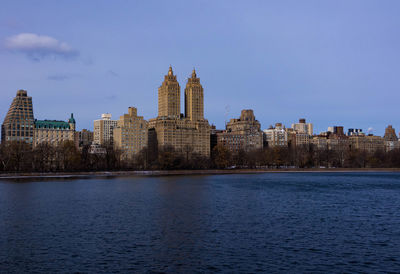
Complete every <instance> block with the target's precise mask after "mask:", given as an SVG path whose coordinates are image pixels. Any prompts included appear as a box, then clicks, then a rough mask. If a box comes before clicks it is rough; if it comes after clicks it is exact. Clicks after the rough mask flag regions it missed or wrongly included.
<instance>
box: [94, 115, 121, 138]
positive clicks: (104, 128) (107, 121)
mask: <svg viewBox="0 0 400 274" xmlns="http://www.w3.org/2000/svg"><path fill="white" fill-rule="evenodd" d="M117 124H118V121H116V120H111V114H109V113H106V114H102V115H101V119H99V120H95V121H94V130H93V142H94V143H95V144H98V145H109V144H112V143H113V141H114V138H113V131H114V127H116V126H117Z"/></svg>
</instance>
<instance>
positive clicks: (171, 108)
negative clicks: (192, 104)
mask: <svg viewBox="0 0 400 274" xmlns="http://www.w3.org/2000/svg"><path fill="white" fill-rule="evenodd" d="M180 90H181V88H180V86H179V83H178V81H177V80H176V76H175V75H174V73H173V71H172V67H171V66H170V67H169V70H168V74H167V75H165V76H164V82H163V83H162V84H161V86H160V87H159V88H158V117H168V118H179V116H180V113H181V104H180V100H181V92H180Z"/></svg>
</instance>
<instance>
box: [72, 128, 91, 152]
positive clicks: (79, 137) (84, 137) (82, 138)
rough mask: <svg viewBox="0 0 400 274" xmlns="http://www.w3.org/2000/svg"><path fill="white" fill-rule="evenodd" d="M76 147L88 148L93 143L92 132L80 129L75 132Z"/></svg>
mask: <svg viewBox="0 0 400 274" xmlns="http://www.w3.org/2000/svg"><path fill="white" fill-rule="evenodd" d="M75 141H76V146H77V147H79V148H82V147H85V146H90V145H91V144H92V143H93V131H90V130H87V129H82V130H81V131H76V132H75Z"/></svg>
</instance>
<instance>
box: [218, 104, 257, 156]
mask: <svg viewBox="0 0 400 274" xmlns="http://www.w3.org/2000/svg"><path fill="white" fill-rule="evenodd" d="M217 143H218V144H219V145H222V146H225V147H226V148H228V149H229V150H230V151H231V152H233V153H237V152H239V151H241V150H243V151H251V150H259V149H262V148H263V133H262V131H261V125H260V123H259V122H258V121H257V120H256V118H255V116H254V112H253V110H252V109H245V110H242V112H241V114H240V118H239V119H231V120H230V121H229V123H227V124H226V130H224V131H222V132H219V133H217Z"/></svg>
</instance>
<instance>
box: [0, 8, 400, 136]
mask: <svg viewBox="0 0 400 274" xmlns="http://www.w3.org/2000/svg"><path fill="white" fill-rule="evenodd" d="M41 3H42V4H35V3H30V2H28V1H27V2H19V3H14V2H11V1H6V2H5V4H4V5H3V6H4V7H5V8H4V9H2V11H0V15H1V16H0V18H2V19H1V20H0V41H1V51H0V57H1V59H2V60H4V61H2V62H1V63H0V81H1V82H2V89H1V95H2V98H3V100H2V101H1V103H0V108H1V109H2V110H3V111H1V113H0V120H3V119H4V117H5V115H6V111H7V109H8V107H9V101H10V100H11V98H13V97H14V95H15V92H16V91H17V90H19V89H25V90H27V91H28V92H29V95H30V96H32V97H33V98H34V102H33V103H34V111H35V116H36V117H37V118H38V119H43V118H46V117H54V118H55V119H64V118H65V114H66V113H67V114H68V113H71V112H73V113H74V114H75V116H76V117H77V129H82V128H88V129H92V128H93V120H94V119H97V118H98V117H99V116H100V115H101V114H102V113H106V112H109V113H111V114H112V115H113V117H119V116H120V115H123V113H121V111H120V110H122V109H123V110H125V109H127V108H128V107H129V106H135V107H138V108H139V109H140V113H141V115H143V116H144V118H145V119H146V120H149V119H150V118H153V117H155V116H156V113H157V105H156V104H155V103H154V102H156V100H157V93H156V90H157V88H158V87H159V86H160V84H161V83H160V78H159V75H163V74H164V73H165V70H166V68H168V66H169V65H170V64H171V65H172V66H173V68H174V72H175V74H176V75H177V76H178V81H179V82H182V83H183V82H185V81H186V79H187V78H188V77H190V72H191V71H192V69H193V67H195V68H196V71H197V72H198V75H199V76H200V77H201V79H202V85H203V87H204V94H205V96H204V105H205V109H204V116H205V117H207V119H208V120H209V122H210V123H213V124H215V125H216V126H217V128H224V126H225V122H228V121H229V119H230V118H232V117H238V116H239V115H240V112H241V110H242V109H253V110H254V113H255V115H256V117H257V119H258V120H259V121H260V123H261V125H262V128H263V129H266V128H268V127H269V125H271V124H272V125H274V124H275V123H277V122H281V123H283V124H284V125H286V126H287V127H288V126H290V125H291V124H292V123H295V122H297V121H298V119H299V118H306V119H307V121H309V122H311V123H313V124H314V127H315V128H314V129H315V132H316V133H318V132H321V131H326V128H327V127H328V126H335V125H340V126H344V127H345V128H362V129H363V130H364V132H367V130H368V128H373V129H374V131H373V133H374V134H375V135H380V136H382V135H383V134H384V130H385V127H386V126H387V125H389V124H391V125H393V127H394V128H400V118H398V117H397V115H396V114H397V113H396V109H397V101H398V99H399V95H398V90H399V83H398V81H397V73H396V72H397V64H398V61H399V60H400V53H399V52H398V51H397V48H398V45H399V42H400V41H399V38H398V35H396V34H397V29H398V27H399V26H400V19H399V18H398V16H397V13H396V10H398V8H399V7H400V4H399V3H398V2H396V1H387V2H385V5H382V4H379V3H377V2H376V1H352V2H351V3H348V2H344V1H342V2H341V1H339V2H337V1H336V2H324V3H317V2H313V1H305V2H303V3H296V2H294V1H283V2H280V3H272V2H270V3H263V2H257V1H255V2H252V3H246V4H244V3H240V2H229V4H228V2H220V3H213V2H200V3H188V4H186V3H185V5H184V4H183V3H181V5H169V4H168V3H163V2H156V1H155V2H151V3H140V4H139V3H138V4H136V3H135V4H134V3H126V2H117V4H114V5H110V4H107V3H106V2H101V1H100V2H99V4H98V7H96V10H95V11H93V10H92V7H91V5H90V3H82V4H79V8H77V7H78V6H74V5H71V4H70V3H67V2H64V1H59V2H57V4H56V3H51V2H50V1H49V2H46V1H44V2H41ZM176 6H179V8H177V9H176V10H175V8H176ZM154 7H156V8H154ZM62 9H63V10H65V12H60V11H61V10H62ZM41 10H44V11H45V13H46V16H44V17H41V16H37V14H40V11H41ZM89 11H92V12H89ZM193 11H195V12H193ZM15 14H18V15H19V16H18V17H15V16H14V15H15ZM60 14H61V15H60ZM221 14H223V16H220V15H221ZM19 18H23V19H19ZM289 19H290V20H289ZM65 22H70V23H69V24H65ZM104 31H106V32H107V33H108V35H107V37H104ZM27 34H29V35H27ZM182 97H183V96H182V95H181V103H183V98H182ZM88 102H90V104H89V106H88ZM181 112H182V110H181Z"/></svg>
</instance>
